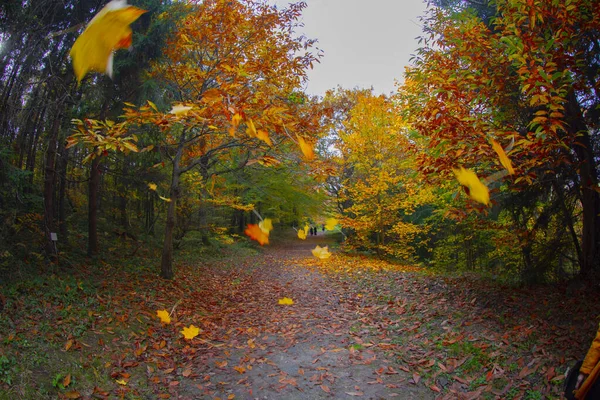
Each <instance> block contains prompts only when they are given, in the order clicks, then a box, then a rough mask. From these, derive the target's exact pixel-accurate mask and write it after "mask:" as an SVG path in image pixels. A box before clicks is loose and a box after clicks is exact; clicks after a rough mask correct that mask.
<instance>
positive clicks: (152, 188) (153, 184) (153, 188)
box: [148, 183, 156, 192]
mask: <svg viewBox="0 0 600 400" xmlns="http://www.w3.org/2000/svg"><path fill="white" fill-rule="evenodd" d="M148 189H150V190H154V191H155V192H156V183H149V184H148Z"/></svg>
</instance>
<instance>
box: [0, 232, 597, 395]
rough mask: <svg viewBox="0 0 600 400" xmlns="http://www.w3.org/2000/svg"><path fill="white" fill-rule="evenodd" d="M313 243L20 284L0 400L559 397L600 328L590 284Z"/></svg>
mask: <svg viewBox="0 0 600 400" xmlns="http://www.w3.org/2000/svg"><path fill="white" fill-rule="evenodd" d="M282 237H283V238H282ZM317 244H318V245H321V246H323V245H329V246H331V247H335V243H334V242H333V239H332V238H331V237H328V236H325V235H323V234H322V233H320V234H319V235H318V236H316V237H309V238H308V239H307V240H305V241H300V240H299V239H297V238H296V237H295V236H294V235H293V233H292V235H287V236H285V235H282V236H280V235H278V234H277V232H274V234H272V243H271V244H270V245H269V246H265V247H262V248H260V250H259V251H258V254H256V255H246V256H240V255H238V256H233V257H226V258H222V259H220V260H219V261H212V262H204V263H198V262H197V259H198V257H197V256H195V257H193V258H190V259H189V263H186V262H185V261H184V260H183V259H182V261H181V262H179V263H178V265H177V274H176V278H175V279H173V280H170V281H166V280H160V279H157V276H156V272H155V270H154V269H152V268H140V267H139V265H138V264H135V265H132V266H131V267H130V268H128V269H124V268H123V265H115V266H110V265H107V266H106V268H104V269H88V270H85V269H82V270H81V271H79V270H78V271H74V274H77V275H74V276H67V277H64V278H61V277H58V276H56V275H51V276H49V277H45V278H44V279H40V280H39V281H35V282H33V281H25V282H22V283H21V284H19V285H17V286H15V287H14V288H13V289H12V291H11V292H10V293H12V294H11V296H12V297H10V298H9V301H8V302H7V305H6V307H5V312H4V313H3V314H2V315H1V316H0V317H2V318H3V319H0V330H4V331H3V332H2V331H0V378H2V377H4V378H5V380H6V377H10V378H11V380H12V382H16V384H14V383H13V384H11V383H4V384H1V383H0V400H2V399H10V400H12V399H21V398H23V399H30V398H39V399H55V398H60V399H96V398H99V399H114V398H124V399H157V398H159V399H181V400H186V399H215V400H216V399H221V400H224V399H248V400H254V399H274V400H275V399H277V400H278V399H353V398H356V399H394V398H396V399H434V398H435V399H440V400H450V399H464V400H475V399H489V400H492V399H513V400H516V399H531V400H533V399H558V398H560V394H561V390H562V382H563V377H564V372H565V370H566V369H567V367H568V366H569V365H570V364H572V362H573V361H574V360H576V359H577V358H581V357H582V356H583V354H585V351H586V350H587V347H588V346H589V343H590V341H591V339H592V338H593V334H594V333H595V331H596V329H597V294H596V293H594V292H584V291H580V292H577V291H575V292H573V291H569V288H568V287H566V286H546V287H544V286H539V287H531V288H517V287H508V286H502V285H500V284H496V283H494V282H492V281H490V280H489V279H487V280H484V279H475V278H474V277H463V278H451V277H442V276H436V275H429V274H427V270H426V269H422V270H420V269H418V268H415V267H410V266H402V265H397V264H390V263H387V262H384V261H381V260H377V259H375V258H368V257H361V256H355V257H350V256H345V255H342V254H335V250H334V249H332V250H334V255H333V256H332V257H331V258H329V259H327V260H323V261H320V260H317V259H316V258H315V257H313V255H312V254H311V249H313V248H314V247H315V246H316V245H317ZM246 250H247V249H246ZM244 254H247V251H245V252H244ZM148 259H152V257H148ZM96 268H97V267H96ZM74 288H76V289H74ZM5 293H6V292H5ZM40 294H43V295H40ZM284 297H288V298H291V299H292V300H293V301H294V304H293V305H280V304H278V301H279V299H282V298H284ZM158 310H167V312H169V313H170V314H171V316H172V321H171V322H170V323H169V324H162V323H161V322H160V321H159V319H158V318H157V311H158ZM192 324H193V325H194V326H197V327H199V328H200V333H199V335H198V336H197V337H195V338H193V339H191V340H186V339H184V338H183V335H182V334H181V331H182V330H183V329H184V328H185V327H189V326H190V325H192ZM2 357H4V358H2ZM12 366H14V367H12ZM17 378H18V381H17Z"/></svg>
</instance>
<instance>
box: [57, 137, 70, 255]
mask: <svg viewBox="0 0 600 400" xmlns="http://www.w3.org/2000/svg"><path fill="white" fill-rule="evenodd" d="M68 158H69V149H67V148H65V145H64V143H62V144H61V145H60V149H59V167H58V178H59V186H58V230H59V232H60V237H61V241H62V242H63V243H66V242H67V232H68V230H67V221H66V219H67V212H66V205H65V202H66V201H65V199H66V193H67V164H68V162H69V159H68Z"/></svg>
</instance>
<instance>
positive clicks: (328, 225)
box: [325, 218, 338, 231]
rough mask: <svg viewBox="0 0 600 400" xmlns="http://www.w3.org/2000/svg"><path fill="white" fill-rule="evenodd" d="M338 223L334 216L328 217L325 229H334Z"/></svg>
mask: <svg viewBox="0 0 600 400" xmlns="http://www.w3.org/2000/svg"><path fill="white" fill-rule="evenodd" d="M337 224H338V220H337V219H335V218H328V219H327V222H326V223H325V229H327V230H328V231H332V230H334V229H335V226H336V225H337Z"/></svg>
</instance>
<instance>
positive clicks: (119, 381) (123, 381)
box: [115, 379, 127, 386]
mask: <svg viewBox="0 0 600 400" xmlns="http://www.w3.org/2000/svg"><path fill="white" fill-rule="evenodd" d="M115 382H117V383H118V384H119V385H123V386H125V385H127V381H126V380H125V379H117V380H116V381H115Z"/></svg>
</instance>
